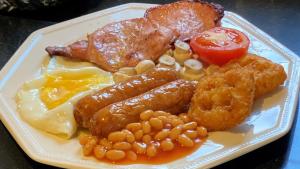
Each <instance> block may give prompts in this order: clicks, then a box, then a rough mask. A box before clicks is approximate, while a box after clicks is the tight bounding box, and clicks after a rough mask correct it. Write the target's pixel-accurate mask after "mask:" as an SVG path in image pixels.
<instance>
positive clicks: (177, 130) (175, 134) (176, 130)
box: [169, 125, 182, 140]
mask: <svg viewBox="0 0 300 169" xmlns="http://www.w3.org/2000/svg"><path fill="white" fill-rule="evenodd" d="M181 132H182V125H179V126H176V127H174V128H173V129H172V130H171V131H170V134H169V137H170V138H171V139H172V140H175V139H177V137H178V136H179V135H180V134H181Z"/></svg>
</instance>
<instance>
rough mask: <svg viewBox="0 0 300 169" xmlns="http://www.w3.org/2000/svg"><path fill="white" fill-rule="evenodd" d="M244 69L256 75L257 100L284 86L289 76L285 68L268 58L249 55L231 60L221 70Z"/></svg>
mask: <svg viewBox="0 0 300 169" xmlns="http://www.w3.org/2000/svg"><path fill="white" fill-rule="evenodd" d="M238 66H240V67H244V68H246V69H248V70H250V71H252V72H253V74H254V80H255V98H259V97H261V96H263V95H265V94H266V93H269V92H271V91H273V90H274V89H276V88H277V87H278V86H280V85H282V84H283V83H284V81H285V80H286V78H287V76H286V73H285V71H284V68H283V67H282V66H281V65H279V64H277V63H274V62H272V61H270V60H268V59H266V58H263V57H261V56H258V55H254V54H247V55H246V56H244V57H241V58H239V59H235V60H231V61H230V62H229V63H228V64H226V65H224V67H222V68H221V69H222V70H223V71H226V70H228V69H232V67H238Z"/></svg>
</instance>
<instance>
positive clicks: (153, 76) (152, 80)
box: [74, 68, 177, 128]
mask: <svg viewBox="0 0 300 169" xmlns="http://www.w3.org/2000/svg"><path fill="white" fill-rule="evenodd" d="M176 79H177V75H176V72H175V71H174V70H170V69H162V68H160V69H158V68H156V69H153V70H150V71H147V72H145V73H143V74H140V75H137V76H134V77H132V78H131V79H128V80H127V81H124V82H121V83H118V84H115V85H112V86H109V87H106V88H104V89H101V90H99V91H97V92H96V93H94V94H91V95H88V96H86V97H84V98H82V99H80V100H79V101H78V102H77V104H76V105H75V109H74V117H75V120H76V121H77V123H78V124H79V126H82V127H85V128H87V127H88V126H89V121H90V118H91V117H92V116H93V114H94V113H95V112H96V111H98V110H100V109H101V108H103V107H105V106H107V105H109V104H112V103H115V102H118V101H121V100H125V99H127V98H130V97H134V96H137V95H139V94H141V93H145V92H147V91H149V90H151V89H153V88H155V87H158V86H161V85H163V84H166V83H168V82H170V81H174V80H176Z"/></svg>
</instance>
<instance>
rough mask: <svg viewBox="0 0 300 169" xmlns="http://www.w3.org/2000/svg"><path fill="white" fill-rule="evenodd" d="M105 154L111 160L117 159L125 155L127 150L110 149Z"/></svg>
mask: <svg viewBox="0 0 300 169" xmlns="http://www.w3.org/2000/svg"><path fill="white" fill-rule="evenodd" d="M105 156H106V158H107V159H109V160H112V161H117V160H121V159H123V158H124V157H125V152H124V151H122V150H109V151H107V152H106V155H105Z"/></svg>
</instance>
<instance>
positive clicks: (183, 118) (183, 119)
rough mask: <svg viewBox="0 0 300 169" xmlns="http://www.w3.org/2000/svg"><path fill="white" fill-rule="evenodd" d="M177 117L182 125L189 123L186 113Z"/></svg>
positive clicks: (189, 119)
mask: <svg viewBox="0 0 300 169" xmlns="http://www.w3.org/2000/svg"><path fill="white" fill-rule="evenodd" d="M179 117H180V119H181V120H182V121H183V122H184V123H188V122H190V121H191V118H190V117H189V116H188V115H187V114H186V113H181V114H180V115H179Z"/></svg>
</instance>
